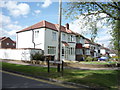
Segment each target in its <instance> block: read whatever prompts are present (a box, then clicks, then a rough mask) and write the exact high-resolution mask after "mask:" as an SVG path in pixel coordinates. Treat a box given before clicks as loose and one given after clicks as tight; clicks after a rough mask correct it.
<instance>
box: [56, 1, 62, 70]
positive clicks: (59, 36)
mask: <svg viewBox="0 0 120 90" xmlns="http://www.w3.org/2000/svg"><path fill="white" fill-rule="evenodd" d="M61 14H62V0H59V20H58V21H59V22H58V23H59V30H58V61H60V47H61V45H60V44H61V31H60V30H61ZM57 71H58V72H60V64H58V69H57Z"/></svg>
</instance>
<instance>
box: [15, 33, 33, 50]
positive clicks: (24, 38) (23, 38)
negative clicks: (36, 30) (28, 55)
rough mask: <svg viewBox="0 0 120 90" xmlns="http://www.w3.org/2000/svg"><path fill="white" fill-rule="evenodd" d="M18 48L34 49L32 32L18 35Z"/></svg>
mask: <svg viewBox="0 0 120 90" xmlns="http://www.w3.org/2000/svg"><path fill="white" fill-rule="evenodd" d="M16 41H17V42H16V48H33V47H34V45H33V43H32V31H25V32H20V33H17V40H16Z"/></svg>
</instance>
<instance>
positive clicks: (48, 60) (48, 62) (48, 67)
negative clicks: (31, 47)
mask: <svg viewBox="0 0 120 90" xmlns="http://www.w3.org/2000/svg"><path fill="white" fill-rule="evenodd" d="M47 62H48V73H49V72H50V62H49V60H47Z"/></svg>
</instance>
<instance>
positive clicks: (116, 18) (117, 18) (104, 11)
mask: <svg viewBox="0 0 120 90" xmlns="http://www.w3.org/2000/svg"><path fill="white" fill-rule="evenodd" d="M94 3H95V4H96V5H97V6H98V7H99V8H100V9H101V10H102V11H103V13H106V14H107V15H109V16H110V17H111V18H114V19H115V20H120V18H119V17H114V16H113V15H112V14H110V13H109V12H107V11H106V10H105V9H104V8H103V7H102V6H101V5H100V4H98V3H96V2H94Z"/></svg>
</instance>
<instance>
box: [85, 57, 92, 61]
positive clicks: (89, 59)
mask: <svg viewBox="0 0 120 90" xmlns="http://www.w3.org/2000/svg"><path fill="white" fill-rule="evenodd" d="M85 60H86V61H89V62H90V61H92V60H93V58H92V57H90V56H88V57H87V58H86V59H85Z"/></svg>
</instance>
